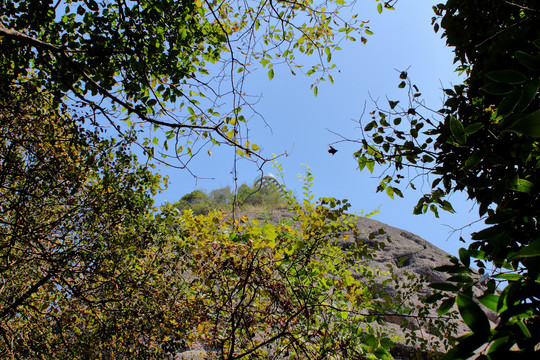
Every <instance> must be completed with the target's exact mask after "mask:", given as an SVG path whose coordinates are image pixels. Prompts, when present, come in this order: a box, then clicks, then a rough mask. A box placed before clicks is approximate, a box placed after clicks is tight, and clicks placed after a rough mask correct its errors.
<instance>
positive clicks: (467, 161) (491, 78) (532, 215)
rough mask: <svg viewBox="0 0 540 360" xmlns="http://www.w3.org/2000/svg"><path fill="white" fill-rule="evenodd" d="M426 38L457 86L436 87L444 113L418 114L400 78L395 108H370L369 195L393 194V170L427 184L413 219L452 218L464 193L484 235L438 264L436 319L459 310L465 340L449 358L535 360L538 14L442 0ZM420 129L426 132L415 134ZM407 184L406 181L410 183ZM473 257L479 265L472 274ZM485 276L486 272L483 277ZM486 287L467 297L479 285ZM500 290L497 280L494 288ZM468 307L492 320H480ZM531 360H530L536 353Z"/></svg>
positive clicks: (527, 5) (539, 337)
mask: <svg viewBox="0 0 540 360" xmlns="http://www.w3.org/2000/svg"><path fill="white" fill-rule="evenodd" d="M434 10H435V14H436V16H435V17H434V18H433V24H434V28H435V31H438V30H439V29H441V28H442V29H443V30H444V32H443V37H444V38H446V41H447V44H448V45H449V46H451V47H453V48H454V53H455V55H456V57H455V61H456V62H458V63H459V66H458V68H457V70H459V71H461V72H463V73H464V74H465V75H466V76H467V79H466V81H465V82H464V84H461V85H456V86H454V88H452V89H445V90H444V92H445V94H446V96H447V99H446V101H445V104H444V108H443V109H441V110H439V111H438V112H437V113H436V115H435V116H431V115H426V109H425V107H424V106H423V103H422V102H421V101H420V100H419V99H420V98H421V94H420V91H419V90H418V87H417V86H416V85H414V84H413V83H412V82H411V80H410V78H409V76H408V74H407V73H406V72H402V73H401V74H400V79H401V83H400V85H399V87H400V88H403V89H405V90H407V97H406V100H405V102H404V104H405V105H403V103H400V101H397V100H396V101H392V100H390V101H389V102H388V103H389V107H384V108H383V107H381V106H377V109H376V110H375V111H373V112H372V113H371V115H372V119H371V121H370V122H369V123H367V124H364V125H365V126H364V131H365V132H366V133H368V134H371V136H369V137H368V136H367V135H366V136H364V138H363V139H361V140H359V142H360V143H361V148H360V149H359V150H358V151H357V152H356V153H355V156H356V157H357V159H358V162H359V166H360V168H361V169H362V168H367V169H369V170H370V171H373V170H374V167H375V165H383V166H388V167H387V168H386V171H385V173H384V174H383V178H382V181H381V183H380V184H379V187H378V189H377V190H378V191H383V190H384V191H386V192H387V193H388V194H389V195H390V196H393V195H394V194H397V195H399V196H402V192H401V190H400V183H401V181H402V180H403V179H405V175H403V171H409V170H410V169H416V170H418V174H419V175H420V177H422V178H423V179H424V178H425V176H429V178H430V183H431V192H430V193H428V194H425V195H423V196H422V197H421V198H420V200H419V202H418V204H417V206H416V207H415V209H414V213H415V214H421V213H426V212H427V211H428V209H429V210H431V211H433V212H434V213H435V215H437V213H438V209H442V210H446V211H450V212H453V211H454V210H453V207H452V205H451V203H450V202H449V201H448V200H447V199H446V197H447V196H448V195H450V194H452V193H453V192H456V191H465V192H466V193H467V194H468V196H469V198H470V199H471V200H472V201H474V202H476V203H477V204H478V206H479V215H480V217H481V218H482V219H483V220H484V222H485V224H486V228H485V229H484V230H482V231H479V232H476V233H474V234H473V235H472V240H473V241H472V243H471V244H470V245H469V248H468V249H461V250H460V251H459V259H457V258H453V259H452V262H453V265H452V266H449V267H445V268H444V269H443V270H445V271H447V272H448V273H450V274H453V276H452V277H451V278H450V279H449V281H450V282H451V284H445V285H442V284H433V287H434V288H435V289H440V290H446V292H442V291H438V292H436V293H435V294H434V296H432V297H431V300H432V301H436V300H439V299H444V301H443V303H442V305H441V308H440V310H441V312H442V313H444V311H445V310H447V309H450V308H451V307H452V305H454V304H457V307H458V309H459V311H460V313H461V316H462V318H463V320H464V321H465V323H466V324H467V325H468V326H469V327H470V329H471V333H470V334H468V335H467V336H464V337H462V338H461V339H460V341H459V344H458V345H457V346H456V348H455V349H453V350H452V351H451V352H449V353H448V355H447V358H448V359H454V358H468V357H470V356H473V353H474V354H476V355H474V356H476V357H477V358H479V359H480V358H483V359H486V358H488V359H495V358H497V359H498V358H502V357H508V356H519V357H521V358H528V359H531V358H536V357H538V352H539V351H540V350H539V341H540V322H539V321H540V299H539V298H538V294H539V293H540V279H539V274H540V264H539V262H538V257H539V256H540V251H539V249H540V248H539V246H540V226H539V222H538V216H539V213H538V209H539V208H540V204H539V199H540V198H539V191H538V189H539V188H538V186H539V184H540V173H539V172H538V168H539V167H538V165H539V164H540V153H539V142H538V138H539V137H540V112H539V110H538V108H539V106H540V97H539V95H538V94H539V91H538V90H539V83H540V51H539V50H540V27H538V23H539V22H538V17H539V14H540V8H539V6H538V4H537V2H534V1H526V0H523V1H513V2H510V1H488V2H483V3H482V5H480V6H479V5H478V4H476V3H474V2H464V1H454V0H449V1H447V3H446V4H439V5H437V6H436V7H434ZM426 128H427V129H428V130H425V129H426ZM409 184H410V185H411V186H412V187H414V179H413V180H412V181H410V182H409ZM471 258H473V259H476V260H474V262H475V264H476V266H477V267H478V269H477V270H476V269H474V268H473V267H471ZM490 268H491V269H490ZM477 272H478V273H479V274H480V275H483V280H485V281H486V282H487V286H486V287H485V291H484V293H483V294H481V295H477V294H475V293H474V292H473V291H472V286H473V284H474V283H476V282H478V281H479V279H478V277H475V276H474V275H473V274H474V273H477ZM498 284H500V285H501V286H502V285H504V284H507V285H506V286H505V287H504V289H503V290H502V291H498V290H497V287H498ZM477 302H480V303H481V304H483V305H485V306H486V307H488V308H490V309H492V310H494V311H496V312H497V313H498V314H499V318H498V323H497V324H496V326H495V327H494V328H493V329H490V323H489V321H488V318H487V317H486V315H485V313H484V312H483V310H482V309H481V308H480V307H479V305H478V304H477ZM535 354H536V355H535Z"/></svg>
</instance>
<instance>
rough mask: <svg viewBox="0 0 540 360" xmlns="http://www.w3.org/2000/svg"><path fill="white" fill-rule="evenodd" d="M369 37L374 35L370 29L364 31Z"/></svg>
mask: <svg viewBox="0 0 540 360" xmlns="http://www.w3.org/2000/svg"><path fill="white" fill-rule="evenodd" d="M364 32H365V33H366V34H367V35H373V31H371V30H369V29H366V30H365V31H364Z"/></svg>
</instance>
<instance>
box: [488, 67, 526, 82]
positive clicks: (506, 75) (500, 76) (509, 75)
mask: <svg viewBox="0 0 540 360" xmlns="http://www.w3.org/2000/svg"><path fill="white" fill-rule="evenodd" d="M486 77H487V78H488V79H491V80H493V81H497V82H500V83H504V84H522V83H524V82H525V81H526V80H527V77H526V76H525V75H523V74H522V73H520V72H519V71H517V70H497V71H492V72H489V73H487V74H486Z"/></svg>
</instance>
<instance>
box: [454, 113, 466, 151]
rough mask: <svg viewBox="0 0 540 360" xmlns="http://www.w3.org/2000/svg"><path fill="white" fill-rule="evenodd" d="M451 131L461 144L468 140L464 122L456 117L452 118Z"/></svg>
mask: <svg viewBox="0 0 540 360" xmlns="http://www.w3.org/2000/svg"><path fill="white" fill-rule="evenodd" d="M450 131H451V132H452V135H453V136H454V138H455V139H456V141H457V142H458V143H460V144H461V145H463V144H465V143H466V142H467V137H466V136H465V128H464V127H463V124H462V123H461V122H460V121H459V120H457V119H456V118H455V117H453V116H452V117H451V118H450Z"/></svg>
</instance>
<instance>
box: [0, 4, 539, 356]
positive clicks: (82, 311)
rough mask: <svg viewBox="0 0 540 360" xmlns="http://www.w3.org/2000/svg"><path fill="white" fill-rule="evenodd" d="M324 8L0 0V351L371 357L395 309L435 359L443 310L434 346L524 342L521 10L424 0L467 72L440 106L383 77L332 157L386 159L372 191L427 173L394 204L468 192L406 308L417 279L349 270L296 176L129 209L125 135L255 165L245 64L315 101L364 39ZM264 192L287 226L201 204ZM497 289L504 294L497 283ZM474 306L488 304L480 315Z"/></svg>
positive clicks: (322, 209)
mask: <svg viewBox="0 0 540 360" xmlns="http://www.w3.org/2000/svg"><path fill="white" fill-rule="evenodd" d="M375 3H376V4H377V9H378V11H379V12H382V11H383V9H392V5H391V2H382V1H380V0H375ZM347 6H348V4H345V2H344V1H342V0H336V1H335V2H333V1H324V2H321V3H313V2H310V1H302V2H295V1H292V2H290V1H279V2H274V1H268V2H266V1H263V2H260V3H257V2H254V3H250V2H234V1H225V2H215V1H198V0H196V1H193V2H185V1H167V0H154V1H147V0H141V1H128V2H122V1H116V2H115V1H95V0H85V1H80V0H66V1H58V2H55V3H54V2H44V1H38V0H30V1H8V2H5V3H3V6H2V7H1V8H0V147H1V149H0V191H1V194H0V195H1V196H0V209H1V214H2V217H1V219H0V221H1V225H0V231H1V234H0V236H1V238H0V275H1V283H0V284H1V285H0V344H1V345H0V355H1V356H2V357H4V358H12V359H22V358H25V359H27V358H28V359H39V358H41V359H43V358H47V359H71V358H106V359H110V358H114V359H163V358H168V357H169V358H170V357H173V356H175V355H177V354H178V353H180V352H182V351H183V350H186V349H188V348H190V347H191V346H193V345H194V344H197V343H198V344H201V345H202V346H205V347H206V349H208V356H209V357H215V358H221V359H240V358H267V359H277V358H281V357H288V358H293V359H296V358H297V359H327V358H335V359H358V358H370V359H374V358H377V359H390V358H391V355H390V354H389V350H390V348H391V347H392V346H394V344H395V341H396V340H397V339H396V338H395V337H394V335H393V334H392V333H391V332H389V331H388V330H387V329H386V328H384V324H385V317H386V316H388V315H397V316H402V317H412V318H415V319H418V321H419V322H418V324H417V326H419V327H420V328H422V327H429V328H430V329H433V330H432V331H433V333H435V334H438V335H441V334H442V335H443V340H442V341H441V343H439V344H437V345H438V346H440V350H445V349H446V347H449V346H453V339H452V337H451V336H452V334H451V333H449V332H448V331H445V330H449V328H451V327H448V326H447V323H446V322H445V321H446V320H449V319H451V318H452V316H449V315H448V314H449V312H450V311H451V308H452V307H453V306H454V305H457V308H458V309H459V312H460V314H461V317H462V319H463V321H464V322H465V323H466V324H467V325H468V326H469V327H470V329H471V333H470V334H467V335H465V336H463V337H462V338H460V339H459V341H458V343H457V345H456V346H455V347H454V348H453V349H452V350H451V351H450V352H449V353H448V354H447V355H446V358H448V359H459V358H467V357H471V356H476V357H477V358H481V359H499V358H502V357H507V356H517V357H520V358H535V357H538V352H539V351H540V349H539V347H540V344H539V341H540V340H539V339H540V320H539V319H540V299H539V298H538V294H539V293H540V280H539V275H540V265H539V263H538V257H539V256H540V229H539V224H538V209H539V208H540V206H539V205H540V204H538V203H539V197H538V194H539V193H538V184H539V183H540V179H539V174H538V169H539V168H540V151H539V143H538V138H539V137H540V125H539V124H540V111H539V110H538V109H539V106H540V97H539V96H538V93H539V91H538V90H539V87H540V27H538V23H539V22H538V16H539V15H538V14H539V13H540V8H539V6H538V5H537V4H536V2H534V1H531V0H516V1H513V2H510V1H495V0H491V1H487V2H484V3H483V4H482V6H481V7H479V6H478V5H477V4H476V3H475V2H466V1H458V0H448V1H447V3H446V4H440V5H437V6H436V7H435V8H434V9H435V14H436V16H435V17H434V22H433V24H434V27H435V31H438V30H440V29H443V31H444V32H443V37H445V38H446V40H447V43H448V45H449V46H452V47H453V48H454V49H455V54H456V61H457V62H458V63H459V67H458V70H459V71H462V72H463V73H465V74H466V76H467V81H466V82H465V84H462V85H458V86H455V87H454V88H453V89H446V90H445V93H446V95H447V100H446V102H445V105H444V108H443V109H441V110H440V111H439V112H438V114H439V116H440V117H439V118H437V119H432V118H431V117H428V116H425V115H423V114H422V112H423V108H422V106H421V102H420V100H419V98H420V97H421V94H420V93H419V91H418V89H417V87H416V86H415V85H414V84H413V83H412V82H411V80H410V78H409V76H408V74H407V73H406V72H402V73H401V74H400V78H401V83H400V85H399V87H400V88H403V89H405V90H407V96H406V97H407V100H406V101H405V102H404V103H406V105H405V106H402V105H400V102H399V101H397V100H396V101H389V104H388V105H389V108H385V109H382V108H378V109H377V110H376V111H374V112H373V113H372V116H373V118H372V121H370V122H369V123H368V124H366V126H365V128H364V131H365V132H366V133H371V134H372V136H371V137H367V138H364V139H362V140H361V141H360V142H361V148H360V149H359V150H358V152H356V153H355V156H356V157H357V158H358V162H359V166H360V168H361V169H362V168H367V169H369V170H370V171H373V170H374V168H375V165H377V164H379V165H388V164H392V165H394V167H393V169H392V168H388V170H389V171H391V172H389V173H388V175H387V176H384V177H383V179H382V182H381V183H380V185H379V188H378V190H379V191H386V192H387V193H388V194H389V195H390V196H394V195H398V196H402V192H401V190H400V188H399V187H400V184H401V181H403V179H404V178H405V176H404V175H403V174H402V173H403V171H405V170H409V169H410V168H414V169H418V170H419V171H420V173H421V174H424V175H430V176H432V177H433V178H432V179H433V182H431V192H430V193H428V194H425V195H423V196H422V197H421V198H420V200H419V202H418V205H417V206H416V208H415V213H426V212H427V211H428V209H429V210H431V211H433V212H434V213H435V214H436V215H437V212H438V211H439V209H443V210H446V211H453V208H452V205H451V203H450V202H449V201H448V200H447V197H448V196H449V195H450V194H451V193H453V192H454V191H466V192H467V194H468V195H469V197H470V198H471V199H472V200H473V201H475V202H476V203H477V204H478V205H479V211H480V217H482V219H484V221H485V223H486V228H485V229H484V230H482V231H480V232H477V233H475V234H474V235H473V240H474V241H473V242H472V243H471V245H470V246H469V248H468V249H461V250H460V252H459V259H457V258H452V262H453V265H451V266H447V267H444V268H442V270H445V271H447V272H448V273H449V274H451V275H452V277H451V278H450V279H449V281H450V283H449V284H448V283H445V284H431V287H432V288H433V289H434V290H436V291H435V292H434V294H433V295H432V296H430V298H429V299H428V304H426V305H425V306H421V307H419V308H413V307H411V306H409V305H408V299H409V297H410V296H411V294H413V293H414V292H416V291H418V290H419V289H421V288H422V286H423V282H422V279H420V280H419V279H415V278H413V277H410V278H408V279H407V281H405V282H404V281H403V280H402V279H400V278H398V277H397V276H396V275H395V274H393V273H392V269H391V268H389V269H385V270H384V271H382V270H380V269H371V268H369V266H368V265H367V262H366V261H367V260H369V259H370V257H372V256H373V252H372V250H370V249H368V247H367V246H366V245H365V244H363V243H362V241H361V240H360V238H359V236H358V234H357V231H356V229H355V228H354V226H353V222H352V219H351V217H350V216H349V215H347V214H346V211H347V209H348V208H349V204H348V203H347V202H346V201H339V200H335V199H332V198H324V199H320V200H319V201H314V200H313V195H312V194H310V193H309V188H310V186H311V181H312V180H313V178H312V176H311V174H309V173H308V174H307V176H306V177H305V180H306V184H305V186H304V189H305V191H306V194H305V200H304V201H297V199H295V198H294V197H293V196H292V195H291V193H290V192H289V193H287V192H281V191H278V190H281V189H277V188H272V187H271V186H268V187H267V186H264V187H262V186H258V185H257V186H254V187H250V186H248V185H242V186H240V187H239V188H238V191H236V193H233V192H232V191H231V190H230V189H229V188H224V189H218V190H214V191H212V192H211V193H209V194H207V193H205V192H203V191H195V192H192V193H190V194H188V195H186V196H184V197H183V198H182V199H180V201H179V202H178V203H176V204H174V205H171V204H168V205H166V206H163V207H162V208H161V209H157V208H154V207H153V199H152V196H153V195H155V194H156V192H157V191H159V189H160V187H161V186H163V184H164V183H163V181H162V179H160V177H159V176H158V175H154V174H152V172H151V170H150V167H149V166H142V165H140V164H138V163H137V159H136V157H135V156H134V155H133V154H132V153H131V149H132V146H137V145H138V146H140V147H142V149H143V151H144V153H145V155H148V157H149V158H150V159H149V161H154V162H166V163H169V165H172V166H176V167H178V168H187V167H188V165H189V162H190V160H191V158H192V157H193V156H195V155H196V154H198V153H199V152H200V151H201V150H202V149H203V148H204V147H208V146H212V145H219V144H227V145H229V146H231V147H232V148H233V149H234V151H235V154H236V155H235V156H237V157H246V158H250V159H255V160H260V161H261V163H262V164H264V163H265V162H266V161H267V159H265V158H264V156H263V154H261V153H260V151H259V146H258V145H256V144H254V143H253V142H252V140H251V139H250V138H249V137H248V135H247V134H248V131H247V130H248V125H247V119H249V118H250V117H251V116H252V115H255V114H256V111H254V110H253V109H252V107H251V105H252V104H251V103H250V101H249V99H250V98H249V94H248V93H246V92H245V91H244V88H243V86H244V79H245V76H247V74H249V72H250V71H251V69H253V68H254V66H256V65H257V66H262V68H265V69H266V70H265V71H268V72H267V73H268V77H269V79H272V78H273V77H274V76H275V75H276V70H277V69H278V65H279V64H282V65H284V66H285V67H288V68H289V69H290V71H291V72H292V73H293V74H295V73H296V72H298V73H303V74H305V75H307V76H312V75H313V76H314V81H313V83H312V89H313V92H314V94H315V96H317V93H318V87H317V84H318V83H319V82H320V81H322V80H329V81H330V82H332V81H333V80H332V75H331V74H332V70H333V68H334V64H333V62H332V54H333V53H335V52H336V51H338V50H339V49H340V43H341V42H342V40H350V41H354V40H355V38H354V36H357V37H359V40H360V41H361V42H362V43H365V42H366V41H367V39H366V36H367V35H370V34H371V31H370V29H369V26H368V25H367V22H364V21H360V20H358V18H357V16H356V15H352V14H351V15H350V17H347V18H345V19H343V18H342V17H341V16H342V15H341V14H349V12H350V11H349V9H348V8H346V7H347ZM310 55H314V56H312V57H309V56H310ZM297 58H298V59H301V61H299V60H297ZM313 58H315V61H314V63H312V64H311V63H309V61H311V60H310V59H313ZM218 104H224V105H219V106H218ZM105 125H107V126H108V127H109V128H110V129H112V130H111V132H114V136H116V137H117V139H113V138H110V136H111V133H106V132H105V130H104V129H105ZM425 128H429V130H427V131H426V130H425ZM207 150H208V154H209V155H211V151H210V149H207ZM234 171H236V170H234ZM385 175H386V174H385ZM409 184H411V186H414V181H411V182H409ZM284 201H286V202H287V205H288V207H289V208H290V209H291V211H292V213H293V218H292V220H290V222H281V223H279V224H275V223H269V222H268V223H267V222H264V221H260V220H258V219H248V218H247V217H242V218H241V219H239V220H232V219H229V218H227V217H226V216H225V215H224V214H223V212H221V211H219V210H217V211H210V210H211V209H221V210H224V211H228V210H230V209H231V208H232V209H237V208H238V207H239V206H240V208H241V206H246V207H249V206H260V204H264V205H265V206H266V205H268V206H270V207H275V206H281V205H282V204H283V203H284ZM184 210H192V211H184ZM346 241H348V242H347V246H345V242H346ZM379 246H384V245H379ZM471 259H475V260H473V262H474V263H475V265H476V268H473V266H472V262H471ZM490 267H491V268H490ZM476 273H479V274H478V275H485V276H484V278H486V281H487V286H486V287H485V289H484V292H483V294H480V295H478V294H476V293H475V292H474V291H473V286H474V285H475V284H476V283H478V282H479V281H480V280H479V279H478V276H477V274H476ZM486 275H487V276H486ZM381 279H384V280H382V283H383V285H384V286H389V287H390V286H397V287H399V291H398V292H396V294H395V295H394V296H389V295H388V293H387V292H385V291H383V288H382V287H378V286H375V284H376V283H378V282H379V281H381ZM502 282H504V283H505V284H507V286H506V287H504V289H503V290H502V291H501V292H499V291H497V288H498V285H499V284H501V283H502ZM441 301H442V302H441ZM438 302H440V305H439V307H438V311H439V314H440V315H441V316H446V317H443V318H442V320H441V319H429V318H428V317H426V314H427V312H428V311H429V308H430V306H432V305H430V303H433V304H437V303H438ZM477 302H479V303H481V304H483V305H485V306H486V307H488V308H490V309H491V310H493V311H495V312H497V313H498V314H499V322H498V323H497V324H496V325H495V326H494V327H493V328H491V326H490V323H489V321H488V319H487V316H486V315H485V313H484V311H483V310H482V308H481V307H480V306H479V305H478V304H477ZM433 306H435V305H433ZM415 329H417V328H414V327H413V326H411V327H410V328H407V329H405V330H406V331H408V334H409V335H408V336H409V339H418V338H417V337H416V336H415V333H414V330H415ZM418 340H421V339H418ZM424 346H425V344H424ZM474 354H476V355H474ZM534 354H536V355H534Z"/></svg>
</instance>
